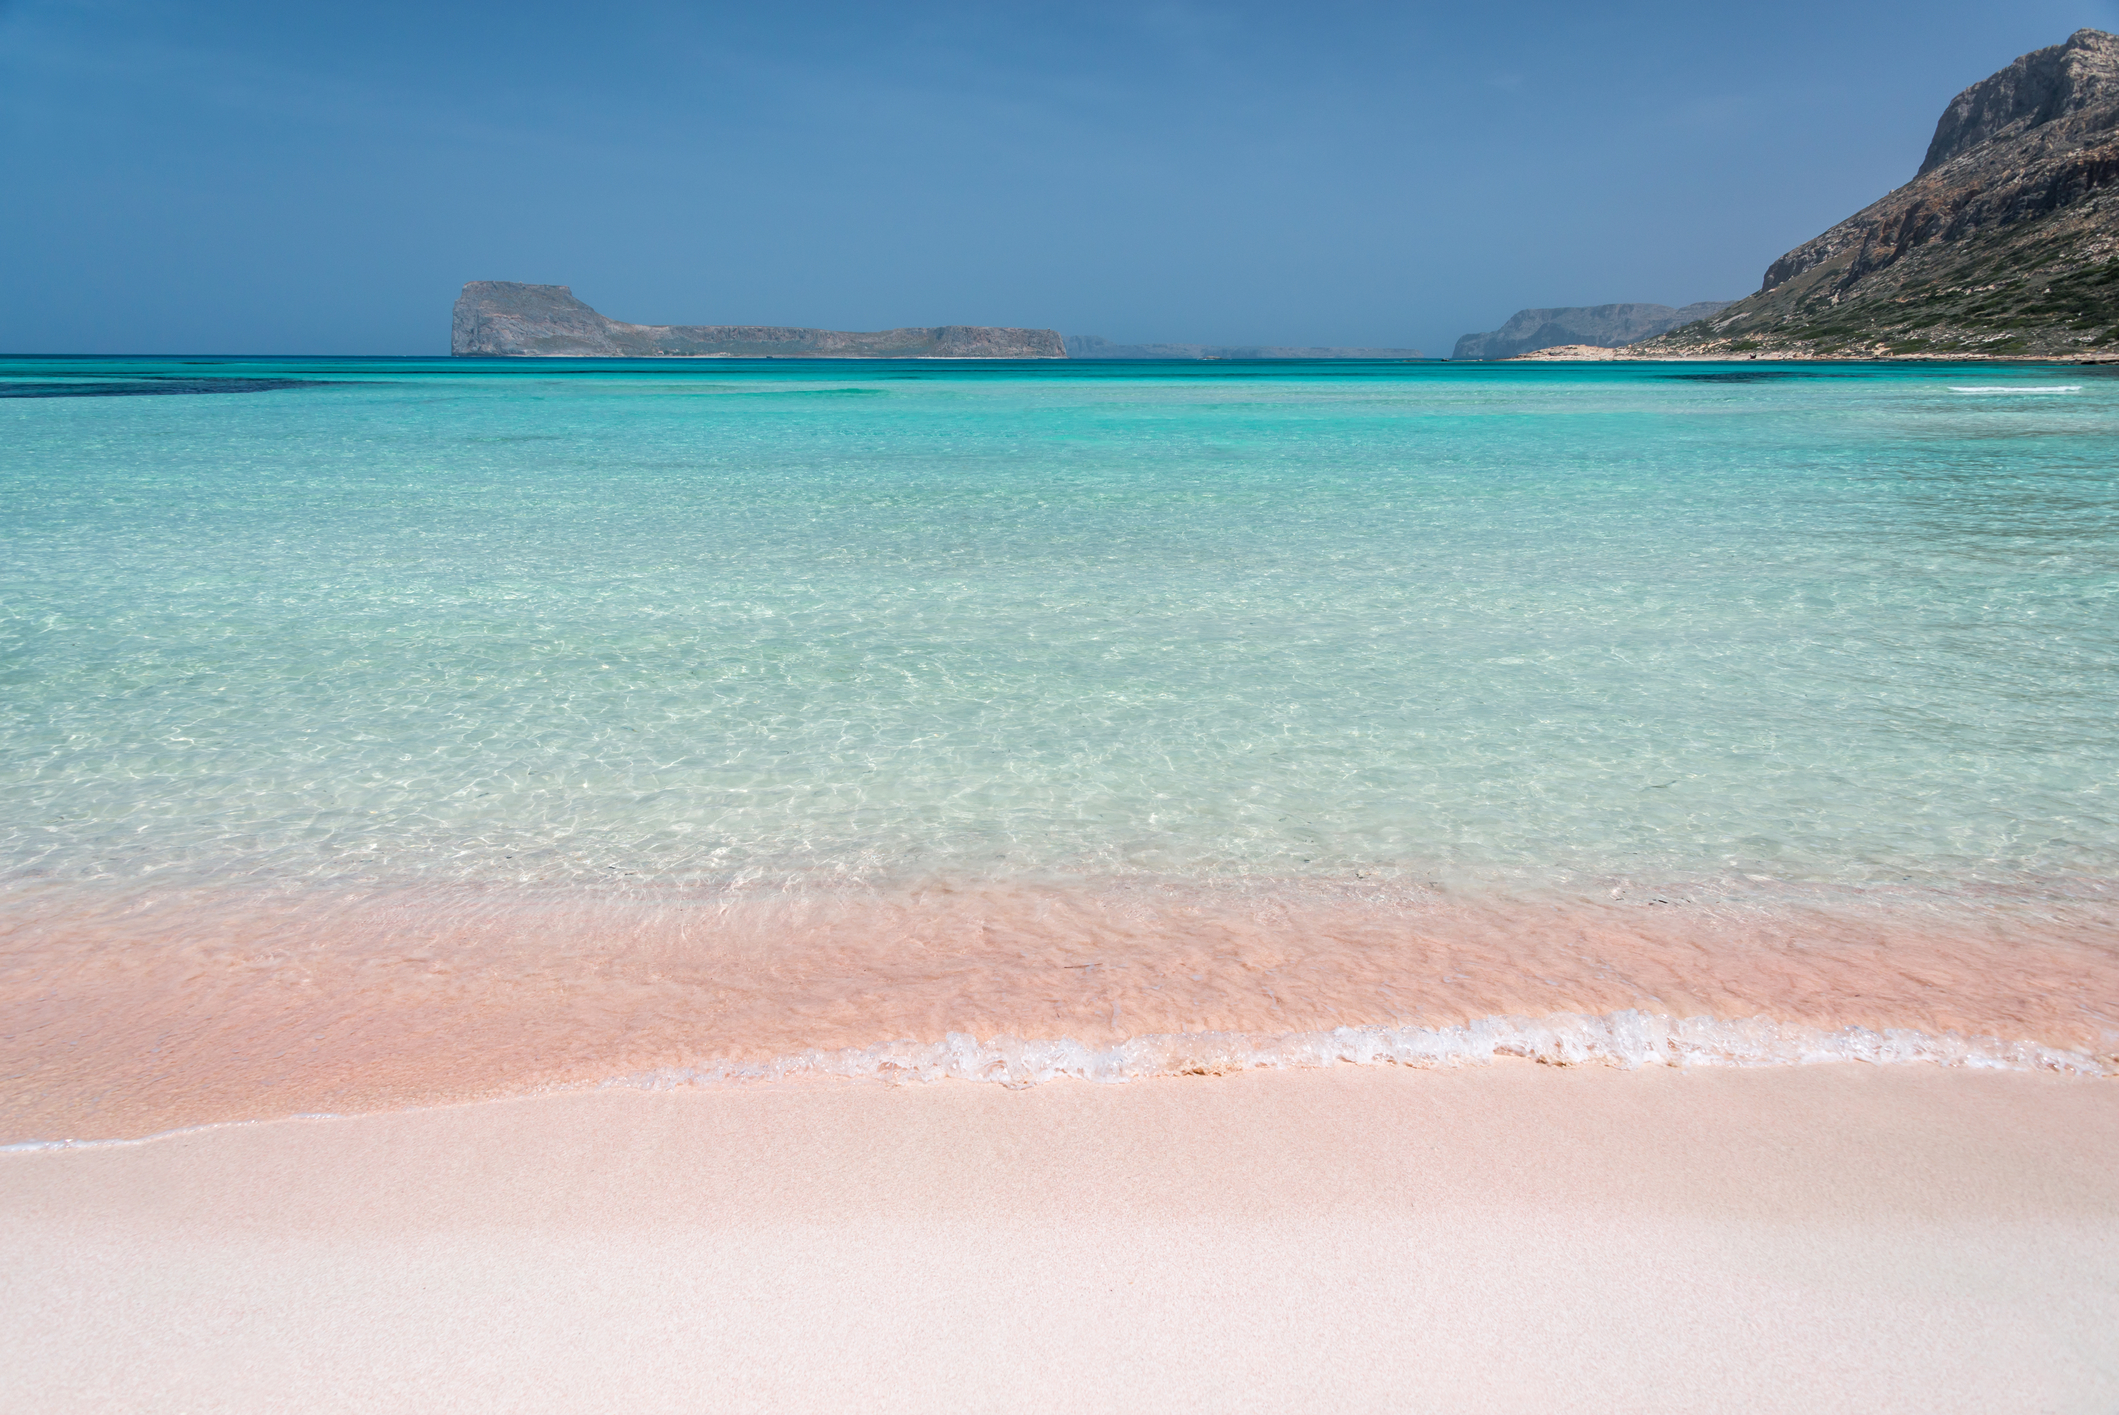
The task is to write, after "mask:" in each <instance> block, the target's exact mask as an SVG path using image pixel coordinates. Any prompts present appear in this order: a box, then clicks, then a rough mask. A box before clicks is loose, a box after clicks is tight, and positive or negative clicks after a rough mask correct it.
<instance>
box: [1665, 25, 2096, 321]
mask: <svg viewBox="0 0 2119 1415" xmlns="http://www.w3.org/2000/svg"><path fill="white" fill-rule="evenodd" d="M2115 253H2119V37H2115V36H2113V35H2110V34H2106V33H2104V32H2103V31H2101V30H2089V29H2085V30H2078V31H2077V32H2076V33H2075V34H2074V35H2072V36H2071V37H2070V38H2069V39H2068V40H2067V42H2066V43H2064V44H2056V45H2054V46H2052V47H2051V48H2048V49H2040V50H2037V51H2035V52H2033V53H2030V54H2026V55H2024V56H2023V57H2022V58H2020V59H2018V60H2017V61H2016V62H2015V63H2013V64H2011V65H2009V66H2008V67H2007V68H2006V69H2003V70H2002V71H2001V72H1999V73H1997V74H1994V75H1992V76H1991V77H1989V78H1986V79H1983V80H1981V81H1980V82H1978V83H1976V84H1974V85H1972V87H1970V88H1968V89H1966V90H1965V91H1964V92H1963V93H1961V94H1959V95H1957V97H1956V98H1955V99H1954V100H1952V102H1951V103H1950V106H1949V107H1948V108H1947V109H1946V110H1945V111H1944V113H1943V115H1942V118H1941V120H1940V121H1939V122H1938V123H1937V124H1936V125H1935V137H1934V140H1933V141H1932V142H1931V143H1930V144H1929V145H1928V153H1927V158H1926V160H1925V161H1923V162H1922V163H1921V167H1920V171H1919V173H1918V174H1916V175H1915V177H1914V178H1913V180H1912V181H1910V182H1908V183H1906V185H1904V186H1902V187H1900V188H1899V189H1898V190H1896V191H1894V192H1892V193H1890V194H1889V195H1888V196H1886V197H1884V198H1883V199H1882V200H1880V201H1877V202H1875V203H1873V204H1872V205H1870V206H1868V207H1865V208H1863V209H1862V210H1861V211H1859V212H1856V213H1855V214H1854V215H1853V216H1850V217H1848V218H1847V219H1846V220H1845V221H1842V222H1840V223H1839V224H1838V225H1837V226H1834V227H1833V228H1832V229H1831V230H1829V231H1827V232H1825V233H1824V234H1823V235H1821V236H1818V237H1817V238H1815V239H1814V240H1811V241H1807V242H1805V243H1804V244H1802V245H1800V246H1798V247H1796V248H1795V249H1794V250H1792V251H1790V252H1788V253H1787V254H1786V255H1784V256H1782V257H1781V258H1780V259H1779V260H1777V261H1775V262H1774V263H1773V264H1772V265H1771V266H1770V267H1769V268H1768V269H1767V271H1766V278H1765V281H1764V284H1763V286H1762V288H1761V289H1760V291H1759V293H1757V294H1755V295H1753V296H1751V297H1750V298H1749V299H1746V300H1740V301H1738V302H1737V303H1736V304H1734V305H1732V306H1730V307H1729V308H1728V309H1726V310H1723V311H1722V312H1721V313H1719V314H1717V315H1715V316H1713V317H1712V318H1710V319H1708V320H1705V321H1701V322H1698V323H1694V324H1691V325H1687V326H1684V327H1682V328H1678V329H1674V330H1672V331H1671V332H1669V333H1668V334H1664V335H1662V336H1660V337H1658V338H1655V339H1652V340H1649V341H1648V342H1646V343H1645V344H1642V345H1639V346H1637V347H1636V349H1635V352H1637V353H1641V354H1647V355H1658V354H1660V355H1673V354H1676V355H1684V354H1691V355H1698V354H1761V355H1763V354H1775V355H1783V356H1796V357H1835V356H1836V357H1870V356H1874V355H1879V354H1898V355H1918V354H1940V355H1951V356H1960V357H1961V356H1964V355H1987V356H1994V357H2046V358H2050V357H2056V356H2058V357H2079V356H2083V355H2089V354H2106V353H2112V352H2119V261H2114V260H2113V259H2112V257H2113V255H2114V254H2115Z"/></svg>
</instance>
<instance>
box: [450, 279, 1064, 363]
mask: <svg viewBox="0 0 2119 1415" xmlns="http://www.w3.org/2000/svg"><path fill="white" fill-rule="evenodd" d="M449 352H450V353H452V354H497V355H514V356H532V357H534V356H539V355H542V356H545V357H552V358H674V357H683V356H718V357H724V358H749V359H759V358H783V359H784V358H810V359H832V358H837V359H922V358H925V359H1064V358H1066V357H1067V346H1066V345H1065V343H1064V342H1062V341H1061V339H1060V337H1059V335H1058V334H1056V333H1054V332H1053V331H1052V330H1050V329H995V328H990V327H988V326H985V325H973V324H945V325H941V326H939V327H937V328H932V329H886V330H882V331H880V332H878V333H874V334H854V333H848V332H845V331H842V330H836V329H791V328H785V327H782V326H779V325H752V324H624V323H621V322H620V321H618V320H615V319H606V318H605V317H604V316H602V315H600V314H598V313H596V311H594V310H592V309H590V308H589V307H588V306H587V305H585V304H583V303H582V302H581V301H579V300H577V299H575V298H574V292H573V291H572V290H570V289H569V288H567V287H566V286H564V285H522V284H518V283H516V282H515V281H513V280H473V281H472V282H471V283H469V284H468V285H466V286H464V292H463V294H462V295H460V296H458V297H457V300H456V314H455V319H454V321H453V323H452V325H451V328H450V334H449Z"/></svg>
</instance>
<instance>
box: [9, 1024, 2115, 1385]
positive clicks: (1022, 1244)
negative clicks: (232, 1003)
mask: <svg viewBox="0 0 2119 1415" xmlns="http://www.w3.org/2000/svg"><path fill="white" fill-rule="evenodd" d="M0 1254H4V1261H5V1271H6V1272H7V1274H8V1278H7V1281H6V1282H5V1284H4V1285H0V1373H4V1374H0V1385H4V1387H5V1389H6V1390H7V1391H8V1395H7V1401H6V1403H7V1404H8V1406H9V1407H10V1408H13V1409H21V1410H39V1411H69V1410H97V1411H110V1410H156V1411H160V1410H177V1409H193V1410H205V1409H214V1410H258V1411H265V1410H275V1411H277V1410H391V1411H395V1410H407V1411H410V1410H418V1411H443V1410H553V1411H603V1410H610V1411H653V1410H699V1409H712V1410H731V1411H744V1410H772V1411H782V1410H803V1411H812V1410H814V1411H837V1410H849V1411H851V1410H861V1411H895V1410H936V1409H965V1410H1003V1409H1005V1410H1011V1411H1039V1410H1068V1411H1080V1410H1104V1411H1163V1410H1171V1411H1178V1410H1215V1411H1223V1410H1275V1411H1279V1410H1298V1409H1299V1410H1332V1411H1349V1410H1394V1411H1396V1410H1440V1411H1540V1412H1546V1411H1553V1410H1624V1411H1683V1412H1686V1415H1706V1412H1719V1411H1729V1412H1738V1411H1742V1412H1758V1411H1802V1412H1822V1411H1861V1412H1886V1411H1906V1412H1916V1411H1917V1412H1923V1415H1928V1413H1929V1412H1945V1411H1979V1412H2011V1411H2023V1412H2031V1411H2054V1412H2083V1415H2089V1412H2109V1411H2111V1410H2113V1409H2119V1083H2114V1082H2110V1081H2101V1080H2091V1079H2081V1078H2068V1077H2062V1076H2051V1075H2038V1074H2026V1073H2007V1072H1971V1071H1964V1070H1944V1069H1940V1068H1932V1067H1911V1066H1908V1067H1866V1066H1858V1065H1819V1066H1807V1067H1792V1068H1774V1069H1765V1070H1752V1071H1746V1070H1735V1069H1720V1068H1717V1069H1701V1070H1674V1069H1671V1070H1647V1071H1638V1072H1622V1071H1618V1070H1613V1069H1608V1068H1603V1067H1586V1068H1573V1069H1554V1068H1547V1067H1538V1066H1532V1065H1529V1064H1527V1063H1515V1064H1508V1063H1504V1064H1499V1065H1494V1066H1490V1067H1480V1068H1468V1069H1464V1070H1456V1071H1410V1070H1403V1069H1398V1068H1388V1067H1378V1068H1360V1069H1354V1068H1338V1069H1334V1070H1330V1071H1291V1072H1280V1073H1260V1074H1251V1075H1243V1076H1234V1077H1217V1078H1201V1079H1183V1078H1175V1079H1166V1080H1158V1081H1148V1082H1140V1083H1135V1084H1130V1085H1121V1086H1091V1085H1084V1084H1079V1083H1066V1082H1061V1083H1054V1084H1051V1085H1046V1086H1040V1087H1036V1088H1033V1089H1030V1090H1022V1091H1011V1090H1006V1089H1003V1088H1001V1087H997V1086H984V1085H967V1084H959V1083H945V1084H939V1085H933V1086H909V1087H897V1088H891V1087H884V1086H880V1085H874V1084H865V1083H852V1082H836V1083H835V1082H828V1081H809V1082H788V1083H774V1084H761V1085H749V1086H743V1085H730V1086H721V1087H715V1088H708V1089H703V1090H696V1091H689V1092H680V1093H670V1094H650V1093H641V1092H631V1091H616V1090H609V1091H600V1092H593V1093H575V1094H567V1095H559V1096H550V1097H545V1098H539V1099H530V1100H519V1101H503V1102H492V1103H486V1104H480V1105H471V1106H463V1107H457V1108H449V1109H438V1110H427V1111H413V1112H401V1113H389V1114H376V1115H368V1116H361V1117H357V1118H351V1119H340V1120H312V1121H301V1120H296V1121H279V1122H273V1123H266V1124H255V1125H244V1126H234V1127H227V1128H221V1129H216V1130H209V1131H204V1132H197V1133H191V1134H186V1135H179V1136H174V1137H169V1138H165V1139H161V1140H156V1141H151V1142H146V1143H141V1144H133V1145H123V1146H112V1147H102V1148H86V1149H73V1150H62V1151H43V1152H14V1153H6V1154H0Z"/></svg>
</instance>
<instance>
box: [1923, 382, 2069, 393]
mask: <svg viewBox="0 0 2119 1415" xmlns="http://www.w3.org/2000/svg"><path fill="white" fill-rule="evenodd" d="M1950 391H1951V392H1952V393H2080V392H2081V391H2082V385H2081V384H2079V383H2017V384H2008V383H2000V384H1976V385H1974V386H1973V387H1970V388H1959V387H1957V386H1956V385H1955V384H1952V385H1951V386H1950Z"/></svg>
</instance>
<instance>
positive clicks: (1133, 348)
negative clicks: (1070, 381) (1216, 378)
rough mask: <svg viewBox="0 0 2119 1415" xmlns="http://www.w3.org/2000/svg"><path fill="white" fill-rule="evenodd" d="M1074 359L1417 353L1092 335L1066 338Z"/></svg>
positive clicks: (1413, 354)
mask: <svg viewBox="0 0 2119 1415" xmlns="http://www.w3.org/2000/svg"><path fill="white" fill-rule="evenodd" d="M1067 354H1068V357H1070V358H1076V359H1417V358H1421V357H1424V356H1423V355H1422V354H1421V352H1420V351H1419V350H1418V349H1368V348H1338V347H1317V346H1310V345H1288V344H1114V343H1112V342H1111V341H1110V340H1108V339H1100V338H1098V337H1097V336H1096V335H1094V334H1069V335H1068V336H1067Z"/></svg>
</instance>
